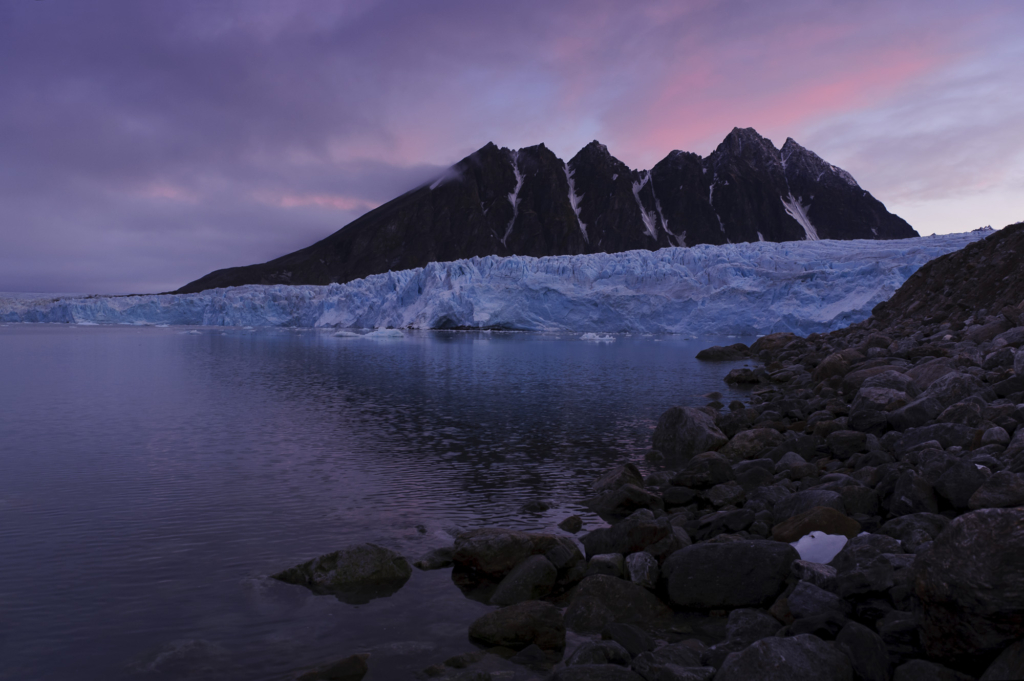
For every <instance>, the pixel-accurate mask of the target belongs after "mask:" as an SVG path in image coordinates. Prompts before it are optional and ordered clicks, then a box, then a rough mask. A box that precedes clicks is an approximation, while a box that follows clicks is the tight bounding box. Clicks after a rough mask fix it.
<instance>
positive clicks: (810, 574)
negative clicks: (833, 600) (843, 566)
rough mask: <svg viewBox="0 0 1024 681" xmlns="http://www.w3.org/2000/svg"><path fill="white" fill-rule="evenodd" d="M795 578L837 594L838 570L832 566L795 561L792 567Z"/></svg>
mask: <svg viewBox="0 0 1024 681" xmlns="http://www.w3.org/2000/svg"><path fill="white" fill-rule="evenodd" d="M790 572H791V573H792V575H793V577H794V578H796V579H798V580H803V581H805V582H809V583H811V584H813V585H814V586H816V587H819V588H821V589H824V590H825V591H831V592H833V593H835V590H836V569H835V568H834V567H832V566H831V565H822V564H821V563H812V562H811V561H809V560H795V561H793V565H792V566H791V567H790Z"/></svg>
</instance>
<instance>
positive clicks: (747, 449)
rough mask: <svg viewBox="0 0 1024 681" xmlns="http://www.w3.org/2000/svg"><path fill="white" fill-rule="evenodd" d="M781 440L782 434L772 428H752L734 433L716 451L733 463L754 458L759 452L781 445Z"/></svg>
mask: <svg viewBox="0 0 1024 681" xmlns="http://www.w3.org/2000/svg"><path fill="white" fill-rule="evenodd" d="M782 439H783V438H782V433H780V432H779V431H777V430H775V429H774V428H754V429H752V430H744V431H743V432H740V433H736V435H735V436H733V438H732V439H731V440H729V442H728V443H727V444H726V445H725V446H724V447H722V448H721V449H719V450H718V451H719V453H720V454H721V455H722V456H724V457H725V458H726V459H727V460H728V461H730V462H732V463H735V462H737V461H743V460H745V459H752V458H754V457H755V456H757V454H759V453H760V452H762V451H764V450H766V449H770V448H771V447H775V446H777V445H779V444H781V443H782Z"/></svg>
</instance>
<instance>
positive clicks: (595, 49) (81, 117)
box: [0, 0, 1024, 293]
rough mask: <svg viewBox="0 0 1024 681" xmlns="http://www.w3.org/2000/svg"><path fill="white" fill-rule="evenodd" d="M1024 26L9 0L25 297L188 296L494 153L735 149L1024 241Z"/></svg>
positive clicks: (970, 21)
mask: <svg viewBox="0 0 1024 681" xmlns="http://www.w3.org/2000/svg"><path fill="white" fill-rule="evenodd" d="M1022 35H1024V3H1020V2H1018V1H1016V0H1012V1H1010V0H1008V1H998V0H997V1H993V2H986V3H963V2H947V1H944V0H928V1H924V2H922V1H918V0H909V1H901V2H891V0H888V1H885V2H874V1H869V0H864V1H861V0H843V1H837V2H827V1H821V0H815V1H813V2H811V1H787V0H776V1H775V2H771V3H766V2H763V1H761V2H752V1H751V2H748V1H734V2H733V1H727V0H721V1H711V0H707V1H704V0H670V1H667V2H661V1H658V0H650V1H644V2H635V1H611V0H585V1H577V0H559V1H558V2H551V1H550V0H544V1H537V2H534V1H532V0H526V1H517V2H514V3H513V2H491V1H488V0H429V1H425V0H382V1H376V0H352V1H349V2H344V1H341V0H288V1H287V2H286V1H284V0H217V1H216V2H210V1H209V0H145V1H140V0H89V2H83V1H82V0H4V1H3V2H0V291H38V292H75V293H128V292H139V293H143V292H158V291H167V290H173V289H176V288H178V287H180V286H182V285H184V284H185V283H187V282H189V281H191V280H193V279H196V278H198V277H200V276H202V275H204V274H206V273H207V272H210V271H211V270H214V269H219V268H222V267H232V266H238V265H247V264H251V263H254V262H263V261H266V260H269V259H272V258H274V257H277V256H280V255H283V254H285V253H287V252H290V251H293V250H296V249H298V248H302V247H304V246H307V245H309V244H311V243H313V242H315V241H317V240H319V239H321V238H323V237H325V236H327V235H328V234H331V233H332V232H334V231H336V230H338V229H339V228H341V227H342V226H344V225H345V224H347V223H349V222H351V221H352V220H354V219H355V218H357V217H358V216H360V215H362V214H363V213H365V212H366V211H368V210H371V209H372V208H374V207H376V206H378V205H380V204H382V203H384V202H386V201H388V200H390V199H392V198H394V197H396V196H398V195H399V194H401V193H403V192H405V191H407V190H409V189H412V188H414V187H416V186H418V185H419V184H420V183H423V182H426V181H429V180H430V179H432V178H433V177H435V176H437V175H438V174H439V173H440V172H441V171H442V170H443V169H444V168H445V167H447V166H449V165H451V164H453V163H455V162H457V161H459V160H460V159H461V158H463V157H465V156H467V155H468V154H470V153H472V152H473V151H475V150H476V149H478V148H480V147H481V146H483V145H484V144H486V143H487V142H489V141H492V142H494V143H496V144H498V145H499V146H503V147H509V148H520V147H524V146H530V145H534V144H538V143H541V142H543V143H544V144H546V145H547V146H548V147H549V148H551V149H552V150H553V151H554V152H555V153H556V154H557V155H558V156H560V157H561V158H562V159H565V160H568V159H569V158H571V157H572V156H573V155H574V154H575V153H576V152H577V151H578V150H579V149H580V148H582V147H583V146H584V145H585V144H587V143H588V142H590V141H591V140H594V139H597V140H599V141H601V142H602V143H604V144H606V145H607V146H608V148H609V150H610V151H611V153H612V154H613V155H614V156H616V157H618V158H619V159H621V160H622V161H624V162H625V163H626V164H627V165H629V166H630V167H633V168H638V169H645V168H650V167H651V166H653V165H654V164H655V163H657V162H658V161H659V160H660V159H662V158H664V157H665V156H666V155H667V154H668V152H670V151H672V150H674V149H682V150H685V151H692V152H696V153H698V154H700V155H702V156H706V155H707V154H709V153H710V152H711V151H712V150H713V149H714V148H715V147H716V146H717V145H718V144H719V143H720V142H721V141H722V139H723V138H724V137H725V135H727V134H728V133H729V131H730V130H731V129H732V128H733V127H737V126H738V127H753V128H755V129H756V130H757V131H758V132H760V133H761V134H762V135H764V136H766V137H768V138H769V139H771V140H772V141H773V142H774V143H775V145H776V146H781V145H782V143H783V142H784V141H785V139H786V138H787V137H793V138H794V139H795V140H796V141H797V142H799V143H800V144H802V145H804V146H805V147H807V148H809V149H811V150H813V151H815V152H816V153H818V154H819V155H820V156H822V157H823V158H825V159H826V160H827V161H829V162H830V163H833V164H835V165H837V166H840V167H842V168H845V169H846V170H848V171H850V172H851V173H852V174H853V176H854V177H855V178H856V179H857V180H858V182H859V183H860V184H861V186H862V187H864V188H865V189H867V190H868V191H870V192H871V193H872V194H874V195H875V196H876V197H877V198H878V199H879V200H881V201H882V202H883V203H884V204H885V205H886V207H887V208H888V209H889V210H890V211H892V212H894V213H896V214H898V215H900V216H901V217H903V218H904V219H906V220H907V221H908V222H910V224H911V225H912V226H914V227H915V228H916V229H917V230H918V231H919V232H921V233H922V234H931V233H934V232H937V233H946V232H959V231H966V230H970V229H974V228H977V227H980V226H983V225H992V226H994V227H997V228H998V227H1002V226H1004V225H1006V224H1010V223H1013V222H1018V221H1021V220H1024V125H1022V124H1021V120H1022V118H1024V40H1022V39H1021V37H1020V36H1022Z"/></svg>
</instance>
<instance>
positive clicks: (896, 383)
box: [861, 367, 917, 396]
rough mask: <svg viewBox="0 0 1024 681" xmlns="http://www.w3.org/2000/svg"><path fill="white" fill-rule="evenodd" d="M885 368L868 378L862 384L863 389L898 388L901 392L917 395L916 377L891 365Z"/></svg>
mask: <svg viewBox="0 0 1024 681" xmlns="http://www.w3.org/2000/svg"><path fill="white" fill-rule="evenodd" d="M884 369H885V370H884V371H881V372H879V373H877V374H874V375H872V376H870V377H869V378H867V379H866V380H865V381H864V382H863V383H862V384H861V389H864V388H888V389H890V390H896V391H899V392H901V393H907V394H909V395H913V396H916V394H917V391H916V390H915V389H914V387H913V384H914V379H912V378H910V377H909V376H907V375H906V374H904V373H902V372H900V371H896V370H895V369H892V368H890V367H885V368H884Z"/></svg>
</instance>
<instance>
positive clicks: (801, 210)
mask: <svg viewBox="0 0 1024 681" xmlns="http://www.w3.org/2000/svg"><path fill="white" fill-rule="evenodd" d="M779 198H780V199H782V206H783V207H784V208H785V209H786V213H788V214H789V217H791V218H793V219H794V220H796V221H797V222H798V223H800V226H801V227H803V228H804V234H806V235H807V240H808V241H817V240H818V230H816V229H815V228H814V225H812V224H811V219H810V218H809V217H807V210H808V209H809V208H810V207H811V206H810V204H808V205H806V206H805V205H804V204H803V202H802V197H801V199H794V198H793V194H792V193H791V194H790V195H789V201H787V200H786V199H784V198H782V197H781V196H780V197H779Z"/></svg>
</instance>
